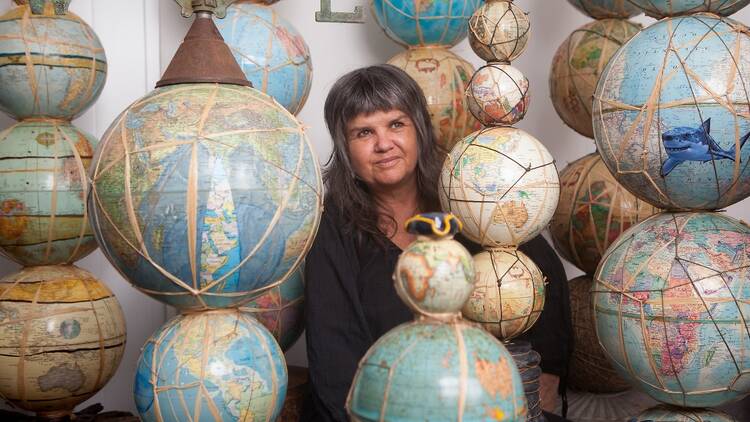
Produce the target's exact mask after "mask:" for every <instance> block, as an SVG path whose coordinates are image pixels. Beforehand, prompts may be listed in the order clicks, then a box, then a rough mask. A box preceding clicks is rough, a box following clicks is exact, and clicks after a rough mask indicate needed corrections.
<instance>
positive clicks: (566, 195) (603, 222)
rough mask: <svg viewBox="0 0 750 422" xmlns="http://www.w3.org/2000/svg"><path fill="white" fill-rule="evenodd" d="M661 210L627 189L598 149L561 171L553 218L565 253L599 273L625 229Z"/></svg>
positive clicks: (551, 227) (583, 267)
mask: <svg viewBox="0 0 750 422" xmlns="http://www.w3.org/2000/svg"><path fill="white" fill-rule="evenodd" d="M659 211H660V210H659V209H658V208H656V207H654V206H652V205H651V204H649V203H647V202H645V201H642V200H639V199H638V198H636V197H635V196H633V195H632V194H631V193H630V192H628V191H627V190H625V188H623V187H622V186H621V185H620V184H619V183H617V180H615V178H614V177H613V176H612V174H611V173H610V172H609V170H607V167H606V166H605V165H604V163H603V162H602V159H601V157H600V156H599V154H598V153H596V152H594V153H591V154H589V155H586V156H584V157H582V158H579V159H578V160H576V161H574V162H572V163H570V164H568V166H567V167H565V168H564V169H563V170H562V171H561V172H560V202H559V203H558V205H557V209H556V210H555V214H554V215H553V216H552V221H550V224H549V231H550V234H551V235H552V240H553V242H554V245H555V248H556V249H557V251H558V252H559V253H560V255H561V256H562V257H563V258H565V259H567V260H568V261H570V262H571V263H572V264H573V265H575V266H576V267H578V268H580V269H581V271H583V272H585V273H586V274H594V272H595V271H596V267H597V265H599V261H600V260H601V259H602V255H604V252H605V251H606V250H607V248H608V247H609V245H611V244H612V243H613V242H614V241H615V240H616V239H617V238H618V237H619V236H620V235H621V234H622V233H623V232H624V231H625V230H627V229H628V228H630V227H631V226H633V225H635V224H636V223H638V222H639V221H642V220H645V219H646V218H648V217H649V216H651V215H653V214H656V213H657V212H659Z"/></svg>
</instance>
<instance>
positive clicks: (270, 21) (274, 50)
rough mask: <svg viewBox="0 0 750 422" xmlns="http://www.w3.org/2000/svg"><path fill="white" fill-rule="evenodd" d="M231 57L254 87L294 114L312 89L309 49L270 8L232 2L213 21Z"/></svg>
mask: <svg viewBox="0 0 750 422" xmlns="http://www.w3.org/2000/svg"><path fill="white" fill-rule="evenodd" d="M215 22H216V26H217V27H218V28H219V32H220V33H221V36H222V37H224V41H226V43H227V45H229V48H230V49H231V50H232V54H233V55H234V58H235V59H236V60H237V63H239V65H240V68H242V71H243V72H244V73H245V76H246V77H247V79H248V80H249V81H250V82H251V83H252V84H253V87H254V88H256V89H258V90H260V91H263V92H265V93H266V94H268V95H270V96H271V97H273V98H274V99H275V100H276V101H278V102H279V104H281V105H282V106H284V107H285V108H286V109H287V110H289V112H290V113H292V114H297V113H298V112H299V111H300V110H302V107H303V106H304V105H305V101H307V95H308V94H309V93H310V87H311V86H312V76H313V69H312V61H311V60H310V49H309V48H308V47H307V44H306V43H305V40H304V39H303V38H302V35H300V33H299V32H297V30H296V29H295V28H294V27H293V26H292V24H291V23H289V22H288V21H287V20H286V19H284V18H283V17H281V16H280V15H279V14H278V13H276V12H275V11H274V10H273V9H271V8H270V7H266V6H256V5H254V4H251V3H247V2H243V3H234V4H233V5H231V6H230V7H229V8H228V9H227V16H226V17H225V18H224V19H216V20H215Z"/></svg>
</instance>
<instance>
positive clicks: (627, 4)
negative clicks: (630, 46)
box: [568, 0, 641, 19]
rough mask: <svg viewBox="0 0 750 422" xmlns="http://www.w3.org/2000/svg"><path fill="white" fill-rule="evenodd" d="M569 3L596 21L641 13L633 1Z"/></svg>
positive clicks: (599, 0) (588, 0)
mask: <svg viewBox="0 0 750 422" xmlns="http://www.w3.org/2000/svg"><path fill="white" fill-rule="evenodd" d="M568 3H570V4H572V5H573V6H574V7H575V8H576V9H578V10H580V11H581V12H583V13H585V14H586V15H588V16H590V17H592V18H594V19H609V18H629V17H631V16H635V15H638V14H640V13H641V11H640V10H639V9H638V8H637V7H635V6H634V5H633V4H632V2H631V0H568Z"/></svg>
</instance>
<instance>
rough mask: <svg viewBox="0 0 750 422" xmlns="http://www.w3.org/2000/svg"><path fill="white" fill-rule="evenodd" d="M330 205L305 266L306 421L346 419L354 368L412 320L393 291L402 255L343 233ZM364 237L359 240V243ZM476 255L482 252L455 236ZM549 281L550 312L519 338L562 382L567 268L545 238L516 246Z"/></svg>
mask: <svg viewBox="0 0 750 422" xmlns="http://www.w3.org/2000/svg"><path fill="white" fill-rule="evenodd" d="M330 202H331V201H328V204H327V206H326V211H325V212H324V213H323V217H322V220H321V223H320V228H319V230H318V235H317V237H316V238H315V242H314V243H313V246H312V248H311V249H310V252H309V253H308V255H307V258H306V261H305V262H306V266H305V280H306V285H305V312H306V318H305V319H306V340H307V358H308V365H309V371H310V382H311V386H312V400H311V402H312V403H308V406H307V409H306V411H305V414H304V415H303V420H304V421H327V422H328V421H341V422H344V421H347V420H348V418H347V415H346V409H345V408H344V405H345V402H346V396H347V393H348V392H349V387H350V385H351V382H352V379H353V378H354V374H355V372H356V371H357V365H358V363H359V361H360V359H362V357H363V356H364V355H365V353H366V352H367V350H368V349H369V348H370V346H372V344H373V343H375V341H376V340H377V339H378V338H379V337H381V336H382V335H383V334H385V333H386V332H388V331H389V330H390V329H392V328H394V327H396V326H397V325H399V324H402V323H404V322H407V321H411V320H412V319H413V318H414V315H413V314H412V313H411V311H410V310H409V309H408V308H407V307H406V305H405V304H404V303H403V302H402V301H401V299H399V297H398V296H397V294H396V290H395V288H394V287H393V279H392V275H393V270H394V269H395V267H396V261H397V260H398V257H399V254H400V253H401V249H399V248H398V247H397V246H396V245H395V244H393V243H392V242H387V243H386V246H385V247H383V246H381V245H380V244H378V243H377V242H376V241H375V239H373V238H371V237H370V236H367V235H357V234H355V233H351V232H347V231H346V230H345V229H344V220H343V217H342V216H341V214H340V212H339V211H338V210H337V209H335V208H333V207H331V206H330V205H329V204H330ZM358 239H359V240H358ZM457 240H459V241H461V243H463V244H464V246H467V249H469V251H470V252H471V253H472V254H474V253H477V252H479V251H481V248H480V247H479V246H478V245H476V244H473V243H470V242H468V241H466V240H465V239H460V238H458V239H457ZM519 249H520V250H521V251H523V252H524V253H526V254H527V255H529V257H530V258H531V259H532V260H533V261H534V262H535V263H536V264H537V265H538V266H539V268H540V269H541V270H542V273H544V275H545V276H546V277H547V282H548V285H547V288H546V289H545V294H546V299H545V307H544V310H543V312H542V314H541V315H540V317H539V320H538V321H537V323H536V324H535V325H534V326H533V327H532V328H531V329H530V330H529V331H528V332H527V333H525V334H524V335H523V336H521V338H522V339H526V340H529V341H531V343H532V345H533V347H534V349H535V350H536V351H537V352H539V353H540V354H541V356H542V363H541V366H542V369H543V370H544V372H547V373H552V374H555V375H559V376H561V377H564V376H565V374H566V372H567V362H568V360H569V357H570V353H571V351H572V328H571V325H570V306H569V299H568V287H567V279H566V277H565V270H564V268H563V266H562V263H561V262H560V259H559V258H558V257H557V255H556V254H555V252H554V250H553V249H552V248H551V247H550V246H549V244H548V243H547V241H546V240H545V239H544V238H543V237H542V236H537V237H536V238H534V239H532V240H531V241H529V242H527V243H525V244H524V245H522V246H521V247H520V248H519Z"/></svg>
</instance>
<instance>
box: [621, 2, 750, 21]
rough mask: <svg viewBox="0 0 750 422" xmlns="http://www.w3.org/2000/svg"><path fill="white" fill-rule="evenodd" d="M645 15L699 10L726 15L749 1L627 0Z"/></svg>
mask: <svg viewBox="0 0 750 422" xmlns="http://www.w3.org/2000/svg"><path fill="white" fill-rule="evenodd" d="M628 1H629V2H630V3H632V5H633V6H635V7H638V8H640V9H641V10H643V11H644V12H646V14H647V15H649V16H651V17H654V18H656V19H661V18H663V17H666V16H677V15H688V14H693V13H700V12H709V13H715V14H717V15H723V16H728V15H731V14H732V13H735V12H737V11H738V10H740V9H742V8H743V7H745V6H747V5H748V3H750V0H721V1H705V0H628Z"/></svg>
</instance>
